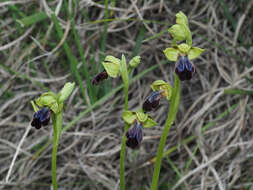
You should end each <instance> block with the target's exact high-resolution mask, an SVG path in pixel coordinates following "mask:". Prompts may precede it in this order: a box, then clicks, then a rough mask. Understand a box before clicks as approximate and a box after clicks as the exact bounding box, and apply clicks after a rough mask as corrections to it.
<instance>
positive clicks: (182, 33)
mask: <svg viewBox="0 0 253 190" xmlns="http://www.w3.org/2000/svg"><path fill="white" fill-rule="evenodd" d="M168 31H169V32H170V33H171V35H172V37H173V38H174V40H176V41H182V40H185V39H186V38H187V35H188V31H187V30H186V27H185V26H184V25H182V24H174V25H173V26H172V27H170V28H169V30H168Z"/></svg>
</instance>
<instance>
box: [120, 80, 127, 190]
mask: <svg viewBox="0 0 253 190" xmlns="http://www.w3.org/2000/svg"><path fill="white" fill-rule="evenodd" d="M128 87H129V84H128V83H124V92H125V104H124V110H125V111H127V110H128ZM128 128H129V126H128V124H127V123H126V122H125V126H124V133H123V137H122V142H121V151H120V190H125V152H126V140H127V138H126V132H127V130H128Z"/></svg>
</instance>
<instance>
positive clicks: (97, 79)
mask: <svg viewBox="0 0 253 190" xmlns="http://www.w3.org/2000/svg"><path fill="white" fill-rule="evenodd" d="M107 78H108V74H107V72H106V71H105V70H104V71H102V72H101V73H99V74H97V75H96V76H95V77H94V79H93V80H92V84H93V85H98V84H99V83H100V82H101V81H103V80H105V79H107Z"/></svg>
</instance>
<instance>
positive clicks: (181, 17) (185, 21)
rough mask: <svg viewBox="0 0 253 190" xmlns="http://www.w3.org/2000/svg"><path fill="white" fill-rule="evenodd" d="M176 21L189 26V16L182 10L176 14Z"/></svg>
mask: <svg viewBox="0 0 253 190" xmlns="http://www.w3.org/2000/svg"><path fill="white" fill-rule="evenodd" d="M176 23H177V24H182V25H185V26H187V27H189V23H188V19H187V16H186V15H185V14H184V13H183V12H182V11H179V12H178V13H177V14H176Z"/></svg>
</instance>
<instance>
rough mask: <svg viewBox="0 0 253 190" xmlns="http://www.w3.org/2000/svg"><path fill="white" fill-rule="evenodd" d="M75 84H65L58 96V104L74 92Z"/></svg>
mask: <svg viewBox="0 0 253 190" xmlns="http://www.w3.org/2000/svg"><path fill="white" fill-rule="evenodd" d="M74 87H75V83H74V82H73V83H71V82H67V83H66V84H65V85H64V87H63V88H62V89H61V91H60V92H59V94H58V97H59V99H58V100H59V102H63V101H64V100H66V99H67V98H68V97H69V95H70V94H71V93H72V91H73V90H74Z"/></svg>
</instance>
